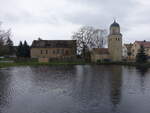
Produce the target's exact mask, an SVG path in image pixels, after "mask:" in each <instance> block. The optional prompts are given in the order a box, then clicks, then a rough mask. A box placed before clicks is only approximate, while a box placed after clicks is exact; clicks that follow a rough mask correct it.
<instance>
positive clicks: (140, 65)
mask: <svg viewBox="0 0 150 113" xmlns="http://www.w3.org/2000/svg"><path fill="white" fill-rule="evenodd" d="M96 64H97V65H124V66H136V67H137V66H138V67H148V68H150V63H137V62H97V63H96Z"/></svg>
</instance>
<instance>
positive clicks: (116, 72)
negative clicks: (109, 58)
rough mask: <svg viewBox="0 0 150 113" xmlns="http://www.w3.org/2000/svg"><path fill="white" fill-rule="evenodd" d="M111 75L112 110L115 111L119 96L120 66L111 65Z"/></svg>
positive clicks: (120, 82)
mask: <svg viewBox="0 0 150 113" xmlns="http://www.w3.org/2000/svg"><path fill="white" fill-rule="evenodd" d="M111 75H112V76H111V101H112V103H113V105H114V107H113V111H116V109H117V105H119V103H120V98H121V85H122V67H121V66H112V67H111Z"/></svg>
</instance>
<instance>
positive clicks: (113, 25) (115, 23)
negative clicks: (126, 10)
mask: <svg viewBox="0 0 150 113" xmlns="http://www.w3.org/2000/svg"><path fill="white" fill-rule="evenodd" d="M110 27H120V25H119V24H118V23H117V22H116V20H114V23H112V24H111V26H110Z"/></svg>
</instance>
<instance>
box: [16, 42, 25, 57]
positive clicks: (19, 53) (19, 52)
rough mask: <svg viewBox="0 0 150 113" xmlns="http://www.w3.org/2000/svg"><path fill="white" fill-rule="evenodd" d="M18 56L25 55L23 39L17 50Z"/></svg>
mask: <svg viewBox="0 0 150 113" xmlns="http://www.w3.org/2000/svg"><path fill="white" fill-rule="evenodd" d="M16 55H17V57H23V56H24V55H23V44H22V41H20V43H19V46H18V47H17V52H16Z"/></svg>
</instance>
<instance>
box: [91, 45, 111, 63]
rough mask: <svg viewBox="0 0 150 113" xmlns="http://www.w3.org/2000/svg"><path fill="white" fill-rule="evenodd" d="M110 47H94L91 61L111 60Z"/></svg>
mask: <svg viewBox="0 0 150 113" xmlns="http://www.w3.org/2000/svg"><path fill="white" fill-rule="evenodd" d="M109 59H110V56H109V52H108V48H93V49H92V51H91V61H92V62H97V61H98V60H100V61H104V60H109Z"/></svg>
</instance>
